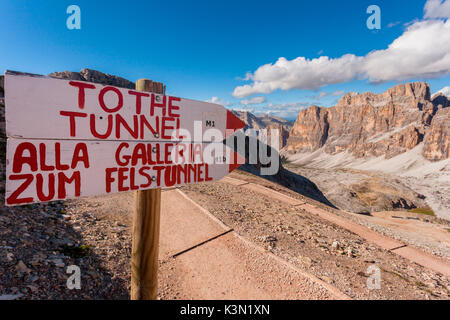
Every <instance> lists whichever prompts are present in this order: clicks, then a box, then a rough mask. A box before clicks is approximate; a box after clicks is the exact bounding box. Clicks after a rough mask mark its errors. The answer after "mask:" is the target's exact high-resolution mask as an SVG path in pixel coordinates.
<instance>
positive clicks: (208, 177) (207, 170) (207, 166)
mask: <svg viewBox="0 0 450 320" xmlns="http://www.w3.org/2000/svg"><path fill="white" fill-rule="evenodd" d="M212 180H213V178H212V177H210V176H209V164H207V163H206V164H205V181H212Z"/></svg>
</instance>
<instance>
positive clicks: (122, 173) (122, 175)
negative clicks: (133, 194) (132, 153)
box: [117, 168, 130, 192]
mask: <svg viewBox="0 0 450 320" xmlns="http://www.w3.org/2000/svg"><path fill="white" fill-rule="evenodd" d="M127 171H128V168H119V176H118V179H117V184H118V190H119V192H121V191H128V190H129V189H130V188H128V187H125V186H124V185H123V183H124V182H125V181H126V180H128V177H127V176H126V175H125V173H126V172H127Z"/></svg>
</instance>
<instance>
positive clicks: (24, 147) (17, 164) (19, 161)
mask: <svg viewBox="0 0 450 320" xmlns="http://www.w3.org/2000/svg"><path fill="white" fill-rule="evenodd" d="M25 151H28V152H29V153H30V155H29V156H28V157H25V156H24V155H23V154H24V152H25ZM24 164H28V165H29V166H30V169H31V171H33V172H34V171H37V169H38V163H37V151H36V147H35V146H34V145H33V144H32V143H31V142H22V143H20V144H19V145H18V146H17V148H16V151H15V153H14V160H13V172H14V173H20V172H22V169H23V165H24Z"/></svg>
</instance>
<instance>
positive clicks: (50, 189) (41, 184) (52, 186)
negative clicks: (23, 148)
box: [36, 173, 55, 201]
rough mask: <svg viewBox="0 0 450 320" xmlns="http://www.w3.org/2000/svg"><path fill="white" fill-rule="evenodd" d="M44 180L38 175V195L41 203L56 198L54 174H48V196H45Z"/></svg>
mask: <svg viewBox="0 0 450 320" xmlns="http://www.w3.org/2000/svg"><path fill="white" fill-rule="evenodd" d="M43 189H44V178H43V177H42V174H40V173H38V174H37V175H36V193H37V196H38V199H39V201H50V200H52V199H53V198H54V196H55V175H54V174H53V173H49V174H48V196H46V195H45V194H44V190H43Z"/></svg>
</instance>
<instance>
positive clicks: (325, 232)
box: [182, 175, 450, 299]
mask: <svg viewBox="0 0 450 320" xmlns="http://www.w3.org/2000/svg"><path fill="white" fill-rule="evenodd" d="M243 177H244V179H245V176H243V175H239V178H240V179H242V178H243ZM258 179H259V178H255V177H251V178H250V180H251V181H252V182H255V180H258ZM262 183H263V184H265V185H266V186H270V185H272V187H273V188H274V189H277V190H278V191H284V192H286V193H288V194H289V195H291V196H293V195H294V196H295V194H292V193H291V192H290V191H289V190H287V189H285V190H283V189H284V188H282V187H279V186H276V185H275V184H272V183H270V182H262ZM182 190H183V191H185V192H186V193H187V194H188V195H189V196H190V197H191V198H193V199H194V200H195V201H197V202H198V203H199V204H200V205H202V206H203V207H205V208H206V209H208V210H209V211H210V212H211V213H212V214H214V215H215V216H216V217H218V218H219V219H220V220H222V221H223V222H224V223H225V224H227V225H229V226H230V227H232V228H234V230H235V231H236V232H238V233H239V234H241V235H242V236H243V237H245V238H248V239H251V240H252V241H254V242H255V243H257V244H258V245H261V246H264V247H265V248H266V249H267V250H270V251H272V252H273V253H275V254H276V255H278V256H280V257H282V258H284V259H286V260H288V261H290V262H291V263H293V264H294V265H296V266H297V267H299V268H302V269H304V270H306V271H308V272H311V273H313V274H314V275H316V276H318V277H319V278H321V279H323V280H325V281H327V282H329V283H331V284H333V285H334V286H336V287H337V288H338V289H339V290H341V291H342V292H344V293H345V294H347V295H349V296H350V297H352V298H356V299H449V298H450V291H449V290H448V288H447V286H449V285H450V282H449V279H447V278H446V277H444V276H442V275H439V274H437V273H435V272H432V271H429V270H425V269H424V268H423V267H421V266H418V265H415V264H413V263H410V262H409V261H408V260H405V259H403V258H400V257H399V256H397V255H395V254H393V253H391V252H386V251H385V250H382V249H379V248H378V247H376V246H375V245H372V244H370V243H368V242H366V241H365V240H364V239H361V238H360V237H358V236H356V235H355V234H352V233H350V232H348V231H346V230H344V229H342V228H340V227H337V226H335V225H333V224H331V223H329V222H327V221H324V220H322V219H320V218H318V217H316V216H314V215H312V214H310V213H308V212H305V211H302V210H301V209H299V208H293V207H291V206H289V205H286V204H284V203H281V202H278V201H274V200H271V199H265V198H263V197H262V196H261V195H260V194H257V193H254V192H252V191H250V190H244V189H242V188H241V189H239V188H236V187H234V186H230V185H227V184H224V183H221V182H217V183H214V184H201V185H193V186H187V187H183V188H182ZM297 197H298V198H299V199H302V200H304V198H302V197H301V196H297ZM370 265H376V266H378V267H379V268H380V269H381V270H382V289H381V290H373V291H371V290H367V287H366V281H367V276H366V271H367V268H368V267H369V266H370Z"/></svg>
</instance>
